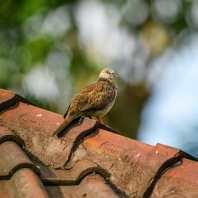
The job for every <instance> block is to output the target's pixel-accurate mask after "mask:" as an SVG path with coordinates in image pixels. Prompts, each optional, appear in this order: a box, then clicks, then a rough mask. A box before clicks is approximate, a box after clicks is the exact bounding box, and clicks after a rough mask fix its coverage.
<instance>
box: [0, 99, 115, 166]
mask: <svg viewBox="0 0 198 198" xmlns="http://www.w3.org/2000/svg"><path fill="white" fill-rule="evenodd" d="M62 121H63V117H62V116H61V115H58V114H55V113H52V112H50V111H47V110H44V109H40V108H38V107H34V106H31V105H27V104H25V103H22V102H17V103H15V104H14V105H13V106H12V107H10V108H9V109H8V110H7V111H5V112H3V113H1V114H0V122H1V123H2V124H3V125H4V126H7V127H9V128H11V129H12V130H14V131H15V132H16V133H17V135H18V136H19V137H20V138H21V139H23V140H24V141H25V145H26V149H27V150H28V151H29V152H31V153H32V154H33V155H35V156H36V157H37V158H39V159H40V160H41V161H42V162H43V163H44V164H46V165H50V166H53V167H54V168H60V167H61V168H64V165H65V163H66V162H67V161H68V159H69V156H70V154H71V151H72V149H73V147H74V143H76V142H77V141H79V140H80V139H81V138H82V137H84V136H86V135H88V134H90V133H92V132H93V131H95V130H96V129H97V128H98V127H102V128H106V129H108V130H111V131H113V129H111V128H109V127H106V126H104V125H101V124H99V122H97V121H95V120H90V119H89V118H84V119H83V120H82V122H81V123H78V122H79V119H77V120H75V121H74V122H72V124H71V125H70V126H69V127H68V128H67V129H65V130H64V131H63V133H62V134H61V138H56V137H55V136H53V135H52V134H53V132H54V131H55V129H56V128H57V127H58V125H59V124H60V123H61V122H62ZM63 156H64V157H63Z"/></svg>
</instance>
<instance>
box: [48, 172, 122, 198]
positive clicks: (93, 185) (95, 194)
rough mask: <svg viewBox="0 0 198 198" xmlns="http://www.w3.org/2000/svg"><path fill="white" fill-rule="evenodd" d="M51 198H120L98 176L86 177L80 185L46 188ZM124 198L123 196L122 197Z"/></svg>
mask: <svg viewBox="0 0 198 198" xmlns="http://www.w3.org/2000/svg"><path fill="white" fill-rule="evenodd" d="M45 188H46V190H47V192H48V194H49V195H50V197H53V198H59V197H60V196H59V195H61V198H68V197H76V198H77V197H86V198H118V197H121V196H118V195H117V194H116V193H115V192H114V190H113V189H112V188H111V186H110V185H108V184H107V182H106V181H105V180H104V178H102V177H101V176H100V175H98V174H94V175H88V176H86V177H85V178H84V179H83V180H82V181H81V182H80V183H79V184H78V185H73V186H72V185H71V186H45ZM122 197H123V196H122Z"/></svg>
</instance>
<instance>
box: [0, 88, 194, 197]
mask: <svg viewBox="0 0 198 198" xmlns="http://www.w3.org/2000/svg"><path fill="white" fill-rule="evenodd" d="M1 95H2V97H1ZM27 103H28V102H27V101H26V100H25V99H23V98H22V97H21V98H20V96H18V95H16V94H13V93H12V92H8V91H5V90H4V91H3V90H2V89H0V110H3V111H1V112H0V159H1V160H0V192H1V194H2V193H3V197H2V198H15V197H21V196H22V197H25V198H26V197H41V198H45V197H48V195H47V193H46V192H45V189H46V190H47V192H48V194H49V196H50V197H53V198H56V197H58V198H59V197H61V198H65V197H74V198H75V197H76V198H77V197H88V198H89V197H90V198H92V197H94V198H95V197H96V198H98V197H118V196H119V197H121V198H126V197H144V198H147V197H153V198H158V197H171V198H172V197H182V196H183V197H193V198H194V197H197V196H198V194H197V189H198V188H197V187H198V179H197V178H198V162H197V159H196V158H194V157H193V156H191V155H189V154H187V153H185V152H183V151H181V150H179V149H176V148H172V147H169V146H166V145H162V144H157V145H156V146H151V145H148V144H144V143H141V142H138V141H136V140H132V139H129V138H126V137H123V136H120V135H117V134H113V133H110V132H108V131H112V132H116V131H114V130H113V129H111V128H109V127H107V126H105V125H101V124H99V123H98V122H97V121H95V120H91V119H89V118H83V119H82V121H81V122H79V119H76V120H75V121H73V122H72V123H71V125H69V126H68V127H67V128H66V129H65V130H64V131H62V133H61V134H60V135H59V136H58V137H57V136H53V132H54V131H55V129H56V128H57V127H58V125H59V124H60V123H61V122H62V121H63V117H62V116H61V115H58V114H55V113H53V112H49V111H46V110H44V109H40V108H38V107H35V106H32V105H30V103H28V104H27ZM8 107H9V108H8ZM7 127H8V128H9V129H8V128H7ZM19 145H20V146H21V147H22V148H23V149H24V150H25V152H27V153H28V156H29V157H30V159H29V158H28V157H27V156H26V154H25V152H24V151H23V150H22V148H21V147H20V146H19ZM31 160H32V161H31ZM180 162H182V163H180ZM42 163H43V164H42ZM48 165H50V166H49V167H48ZM55 168H56V169H55ZM57 168H59V169H57ZM60 168H62V170H61V169H60ZM40 172H41V174H40ZM35 173H36V174H37V175H36V174H35ZM39 174H40V175H39ZM5 179H6V180H5ZM41 182H42V183H43V184H42V183H41ZM43 185H44V186H43Z"/></svg>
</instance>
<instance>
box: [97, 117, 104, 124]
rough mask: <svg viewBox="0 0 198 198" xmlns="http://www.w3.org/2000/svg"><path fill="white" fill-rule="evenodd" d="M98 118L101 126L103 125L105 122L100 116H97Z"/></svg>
mask: <svg viewBox="0 0 198 198" xmlns="http://www.w3.org/2000/svg"><path fill="white" fill-rule="evenodd" d="M96 118H97V119H98V121H99V122H100V123H101V124H103V121H102V119H101V118H100V117H99V116H97V117H96Z"/></svg>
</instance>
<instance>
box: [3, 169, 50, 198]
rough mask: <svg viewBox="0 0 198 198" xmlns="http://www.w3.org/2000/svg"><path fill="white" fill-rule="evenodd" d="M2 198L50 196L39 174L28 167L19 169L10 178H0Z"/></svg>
mask: <svg viewBox="0 0 198 198" xmlns="http://www.w3.org/2000/svg"><path fill="white" fill-rule="evenodd" d="M0 192H1V198H30V197H31V198H32V197H38V198H48V197H49V196H48V194H47V193H46V190H45V188H44V186H43V184H42V183H41V181H40V180H39V178H38V177H37V175H36V174H35V173H34V172H33V171H32V170H31V169H28V168H23V169H20V170H18V171H17V172H16V173H15V174H14V175H13V176H12V177H11V178H10V179H9V180H0Z"/></svg>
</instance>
